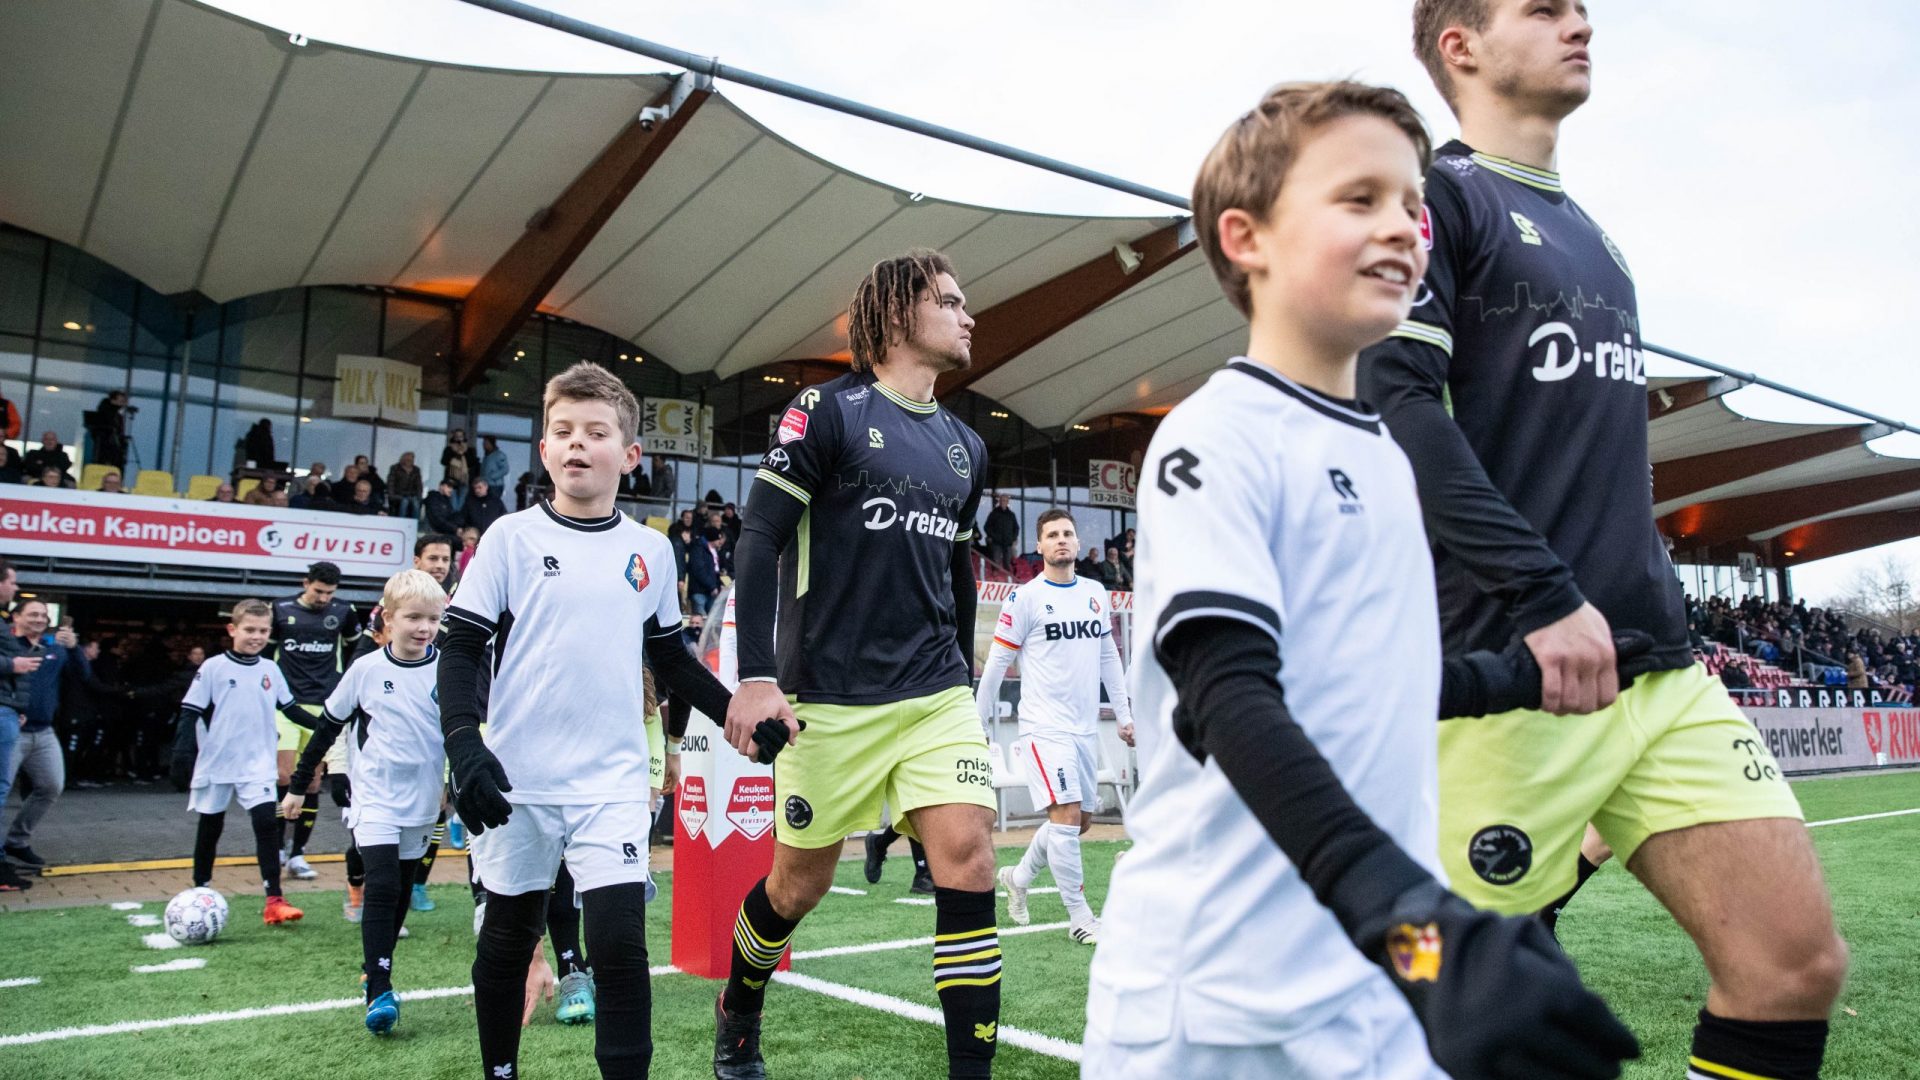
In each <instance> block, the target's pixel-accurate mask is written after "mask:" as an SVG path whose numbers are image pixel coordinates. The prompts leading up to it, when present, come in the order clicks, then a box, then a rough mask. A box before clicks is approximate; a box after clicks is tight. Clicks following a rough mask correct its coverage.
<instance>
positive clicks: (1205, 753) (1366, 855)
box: [1159, 618, 1432, 935]
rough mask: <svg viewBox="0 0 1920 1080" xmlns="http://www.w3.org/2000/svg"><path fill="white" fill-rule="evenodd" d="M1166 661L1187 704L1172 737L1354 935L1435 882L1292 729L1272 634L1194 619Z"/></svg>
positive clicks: (1172, 637) (1165, 647)
mask: <svg viewBox="0 0 1920 1080" xmlns="http://www.w3.org/2000/svg"><path fill="white" fill-rule="evenodd" d="M1159 657H1160V660H1161V663H1162V664H1163V665H1164V666H1165V667H1166V670H1167V674H1168V676H1169V677H1170V678H1171V679H1172V681H1173V685H1174V689H1175V690H1176V691H1178V693H1179V695H1180V702H1179V706H1178V707H1177V708H1176V709H1175V710H1174V715H1173V728H1174V734H1175V735H1176V736H1177V737H1178V738H1179V739H1180V742H1181V744H1182V745H1183V746H1185V747H1186V748H1187V750H1188V752H1189V753H1191V754H1193V755H1194V757H1195V758H1197V759H1199V760H1201V761H1205V760H1206V759H1207V758H1209V757H1211V758H1212V759H1213V760H1214V761H1215V762H1217V763H1218V764H1219V766H1220V771H1221V772H1223V773H1224V774H1226V777H1227V781H1228V782H1229V783H1231V784H1232V785H1233V789H1234V791H1235V792H1236V793H1238V794H1239V796H1240V798H1241V799H1242V800H1244V801H1245V802H1246V804H1247V808H1248V809H1249V810H1251V811H1252V812H1253V816H1254V818H1255V819H1256V820H1258V821H1259V822H1260V825H1261V827H1262V828H1264V829H1266V831H1267V835H1268V836H1271V837H1272V838H1273V842H1274V843H1275V844H1277V845H1279V847H1280V850H1281V851H1282V852H1283V853H1285V854H1286V856H1287V858H1288V859H1290V860H1292V862H1293V864H1294V866H1296V867H1298V868H1299V870H1300V876H1301V877H1302V878H1303V879H1304V880H1305V881H1306V883H1307V886H1308V887H1309V888H1311V889H1312V890H1313V895H1314V896H1315V897H1316V898H1317V899H1319V901H1320V903H1321V904H1323V905H1324V906H1326V907H1327V908H1328V910H1330V911H1332V912H1333V914H1334V917H1335V918H1337V919H1339V920H1340V925H1341V926H1343V927H1345V928H1346V930H1347V932H1348V934H1349V935H1352V934H1354V933H1356V932H1357V930H1358V928H1359V927H1360V926H1362V925H1364V924H1365V923H1366V922H1367V921H1368V920H1369V919H1370V918H1371V917H1373V916H1374V915H1376V914H1377V913H1378V912H1381V911H1384V910H1386V909H1387V908H1389V907H1390V906H1391V905H1392V903H1393V901H1394V899H1395V898H1396V897H1398V896H1399V895H1400V894H1401V893H1403V892H1405V891H1406V890H1407V889H1409V888H1411V887H1413V886H1415V885H1418V884H1420V883H1422V882H1424V881H1430V880H1432V875H1431V874H1429V873H1428V872H1427V871H1426V870H1424V869H1422V868H1421V867H1420V866H1419V864H1417V863H1415V862H1414V861H1413V860H1412V859H1411V858H1410V857H1408V856H1407V854H1406V853H1405V852H1403V851H1401V850H1400V848H1399V846H1398V845H1396V844H1395V843H1394V842H1393V838H1392V837H1389V836H1388V835H1387V834H1386V833H1385V832H1383V831H1381V829H1380V827H1379V826H1378V825H1376V824H1374V822H1373V819H1372V818H1370V817H1368V816H1367V813H1366V811H1364V810H1362V809H1361V808H1360V806H1359V805H1358V804H1357V803H1355V802H1354V801H1353V796H1351V795H1349V794H1348V793H1347V789H1346V788H1345V787H1344V786H1342V785H1341V783H1340V778H1339V777H1338V776H1336V775H1334V772H1333V767H1332V766H1331V765H1329V764H1327V759H1326V758H1324V757H1322V756H1321V754H1320V751H1319V749H1318V748H1317V747H1315V746H1314V745H1313V740H1312V739H1310V738H1308V737H1307V733H1306V732H1305V731H1303V730H1301V728H1300V725H1299V724H1297V723H1295V722H1294V719H1293V717H1292V715H1291V714H1290V713H1289V712H1288V711H1287V702H1286V694H1285V692H1284V691H1283V690H1282V689H1281V686H1280V680H1279V678H1278V674H1279V671H1280V651H1279V647H1278V645H1277V644H1276V643H1275V642H1274V639H1273V637H1272V636H1271V635H1270V634H1268V633H1267V632H1266V631H1265V630H1263V629H1260V628H1258V627H1255V626H1253V625H1251V624H1249V623H1245V622H1241V621H1239V620H1237V619H1225V618H1196V619H1193V620H1190V621H1188V622H1183V623H1180V624H1178V625H1176V626H1175V627H1174V628H1173V629H1172V630H1171V631H1169V632H1168V634H1167V636H1166V639H1165V640H1164V641H1162V642H1161V643H1160V645H1159ZM1362 867H1364V870H1359V868H1362ZM1356 871H1359V872H1356Z"/></svg>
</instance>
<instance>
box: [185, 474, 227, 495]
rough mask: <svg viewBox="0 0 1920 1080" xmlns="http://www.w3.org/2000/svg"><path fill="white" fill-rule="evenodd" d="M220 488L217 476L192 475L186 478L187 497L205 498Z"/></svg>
mask: <svg viewBox="0 0 1920 1080" xmlns="http://www.w3.org/2000/svg"><path fill="white" fill-rule="evenodd" d="M219 490H220V478H219V477H217V476H194V477H189V478H188V479H187V498H189V499H199V500H202V501H204V500H207V499H211V498H213V497H214V495H215V494H216V493H218V492H219Z"/></svg>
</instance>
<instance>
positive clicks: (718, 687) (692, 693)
mask: <svg viewBox="0 0 1920 1080" xmlns="http://www.w3.org/2000/svg"><path fill="white" fill-rule="evenodd" d="M739 611H740V609H739V605H737V604H736V605H735V606H734V621H735V622H736V624H737V623H738V621H739V618H740V615H739ZM769 621H771V620H769ZM647 659H649V660H651V661H653V674H654V677H655V678H657V679H659V680H660V685H661V686H663V687H665V688H666V691H667V693H669V694H671V695H673V697H672V700H675V701H685V702H686V703H687V704H688V705H690V706H692V707H693V708H696V709H699V710H700V711H701V713H703V714H705V715H706V716H707V717H708V718H709V719H711V720H713V721H714V722H716V723H724V722H725V721H726V718H727V706H728V704H730V703H731V702H732V701H733V695H732V694H730V693H728V692H727V688H726V687H725V686H724V685H722V684H721V682H720V680H719V679H716V678H714V677H713V672H711V671H708V670H707V666H706V665H705V664H702V663H701V662H700V661H699V660H698V659H697V658H695V656H694V655H693V652H692V650H690V649H688V648H687V646H686V643H685V642H684V641H683V640H682V639H681V637H680V628H679V627H677V626H672V627H664V626H661V625H660V623H659V620H657V619H648V620H647ZM441 663H443V664H444V663H446V661H445V660H442V661H441ZM673 714H674V710H673V709H671V708H669V709H668V710H667V715H666V717H665V719H666V723H667V737H668V738H673V739H677V738H679V737H680V736H682V735H685V734H686V733H687V714H686V713H685V712H684V711H683V712H681V713H680V717H679V726H678V727H675V726H674V715H673Z"/></svg>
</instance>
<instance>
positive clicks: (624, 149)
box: [452, 75, 712, 390]
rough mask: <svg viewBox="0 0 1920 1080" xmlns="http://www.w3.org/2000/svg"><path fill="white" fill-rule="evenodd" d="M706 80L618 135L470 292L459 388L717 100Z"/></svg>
mask: <svg viewBox="0 0 1920 1080" xmlns="http://www.w3.org/2000/svg"><path fill="white" fill-rule="evenodd" d="M711 94H712V91H711V90H710V89H708V88H707V86H706V80H705V79H704V78H702V77H700V76H697V75H682V76H680V77H679V78H678V79H677V80H675V82H674V85H673V86H672V88H670V89H669V90H668V91H667V92H666V93H665V94H662V95H661V96H660V97H658V98H655V99H654V101H653V102H652V103H651V104H650V105H648V106H647V107H646V108H645V109H642V110H641V111H640V115H639V116H637V117H635V118H634V119H633V120H632V121H630V122H629V123H628V124H627V126H626V127H625V128H624V129H623V130H622V131H621V132H620V134H618V135H616V136H615V137H614V139H613V141H612V142H610V143H608V144H607V146H606V149H604V150H602V151H600V156H599V157H596V158H594V159H593V162H592V163H591V164H589V165H588V166H587V167H586V168H585V169H583V170H581V172H580V175H579V176H577V177H575V178H574V180H573V183H572V184H569V185H568V186H567V190H566V191H564V192H562V193H561V195H560V197H559V198H557V199H555V200H554V201H553V203H552V204H551V205H550V206H547V207H546V208H545V209H543V210H541V211H540V212H539V213H537V214H535V215H534V216H533V219H532V220H530V221H528V222H527V229H526V231H525V232H523V233H521V234H520V238H519V239H517V240H515V241H514V242H513V246H512V247H510V248H508V249H507V251H506V253H505V254H503V255H501V256H500V258H499V261H497V262H495V263H494V264H493V266H492V268H491V269H489V270H488V271H487V272H486V274H485V276H483V277H481V279H480V282H479V284H477V285H475V286H474V287H473V291H472V292H470V293H468V294H467V298H466V303H465V305H464V306H463V307H462V309H461V311H460V331H459V341H458V343H457V345H456V348H455V350H454V358H453V380H452V381H453V385H454V386H455V387H456V388H457V389H460V390H466V389H469V388H470V387H472V385H473V384H474V383H475V382H477V381H479V378H480V376H481V374H482V373H483V372H484V371H485V370H486V367H487V365H488V364H490V363H491V362H492V361H493V360H494V358H495V357H496V356H498V355H499V354H500V353H501V352H502V351H504V350H505V349H506V347H507V345H508V344H509V343H510V342H512V341H513V335H514V334H516V333H518V332H519V330H520V327H521V326H523V325H525V324H526V321H527V319H528V317H529V316H531V315H532V314H533V312H534V309H535V308H536V307H538V306H539V304H540V301H541V300H542V299H544V298H545V297H546V295H547V293H549V292H550V291H552V289H553V287H554V285H556V284H558V283H559V281H560V277H561V275H563V274H565V273H566V272H567V268H568V267H570V266H572V265H573V261H574V260H575V259H577V258H579V257H580V253H581V252H582V251H585V250H586V247H587V244H588V243H589V242H590V241H592V239H593V238H594V236H595V235H596V234H598V233H599V231H600V229H601V227H602V226H604V225H605V224H606V223H607V219H608V218H611V217H612V216H613V212H614V211H615V210H617V209H619V208H620V204H621V203H623V202H625V201H626V199H627V196H628V195H629V194H630V193H631V192H632V191H633V189H634V187H635V186H637V185H638V184H639V183H640V181H641V179H642V178H644V177H645V176H646V175H647V170H649V169H651V168H653V165H654V163H655V162H657V161H659V160H660V155H661V154H663V153H665V152H666V149H667V147H668V146H670V145H672V143H673V140H674V137H675V136H677V135H679V134H680V132H681V131H682V130H684V129H685V128H686V126H687V121H688V120H690V119H691V118H692V117H693V114H694V113H695V112H697V111H698V110H699V108H700V104H701V102H704V101H706V100H707V98H708V97H709V96H711Z"/></svg>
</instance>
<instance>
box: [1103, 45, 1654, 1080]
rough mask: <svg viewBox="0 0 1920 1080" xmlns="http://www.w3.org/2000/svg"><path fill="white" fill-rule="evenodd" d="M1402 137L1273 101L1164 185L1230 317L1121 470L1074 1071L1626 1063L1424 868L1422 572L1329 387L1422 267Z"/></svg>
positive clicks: (1414, 162)
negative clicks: (1115, 606) (1206, 360)
mask: <svg viewBox="0 0 1920 1080" xmlns="http://www.w3.org/2000/svg"><path fill="white" fill-rule="evenodd" d="M1428 147H1429V143H1428V139H1427V134H1426V130H1425V128H1424V127H1423V126H1422V124H1421V122H1420V118H1419V116H1418V115H1416V114H1415V113H1414V111H1413V108H1412V106H1410V105H1409V104H1408V103H1407V100H1406V99H1405V98H1404V97H1402V96H1401V95H1400V94H1399V93H1398V92H1397V91H1393V90H1388V89H1382V88H1376V87H1371V86H1364V85H1360V84H1357V83H1350V82H1335V83H1315V84H1296V85H1291V86H1280V87H1276V88H1275V89H1273V90H1271V91H1269V92H1268V94H1267V95H1266V97H1265V98H1264V99H1263V100H1262V101H1261V102H1260V104H1259V105H1258V106H1257V107H1256V108H1255V109H1254V110H1253V111H1251V112H1249V113H1247V114H1246V115H1245V116H1242V117H1241V118H1239V119H1238V120H1236V121H1235V122H1234V123H1233V124H1232V126H1230V127H1229V128H1228V129H1227V131H1226V133H1225V134H1224V135H1222V136H1221V138H1220V141H1219V142H1218V143H1217V144H1216V145H1215V146H1214V148H1213V150H1212V151H1211V152H1210V153H1209V154H1208V155H1207V159H1206V161H1205V162H1204V163H1203V164H1202V165H1201V167H1200V173H1199V176H1198V178H1197V179H1196V181H1195V183H1194V197H1193V205H1194V223H1195V226H1196V228H1197V229H1198V230H1199V237H1200V245H1201V248H1202V250H1203V252H1204V253H1205V254H1206V256H1207V260H1208V263H1209V264H1210V265H1211V267H1212V268H1213V272H1214V275H1215V277H1216V278H1218V279H1219V281H1220V283H1221V286H1222V288H1223V290H1224V291H1225V292H1226V294H1227V296H1228V298H1229V299H1230V300H1231V301H1233V303H1234V305H1235V306H1236V307H1237V308H1239V309H1240V311H1241V312H1242V313H1243V314H1246V315H1247V316H1248V319H1249V322H1250V324H1251V325H1250V334H1249V339H1248V344H1247V355H1246V356H1244V357H1241V358H1239V359H1236V360H1233V361H1231V362H1230V363H1228V364H1227V365H1226V367H1225V368H1224V369H1223V370H1221V371H1219V372H1216V373H1215V374H1214V375H1213V376H1212V377H1211V378H1210V379H1209V380H1208V381H1207V383H1206V384H1205V385H1204V386H1202V387H1201V388H1200V389H1199V390H1198V391H1196V392H1195V393H1194V394H1193V396H1192V397H1190V398H1189V399H1187V400H1186V401H1185V402H1183V403H1182V404H1180V405H1179V406H1178V407H1176V408H1175V409H1174V410H1173V412H1172V413H1170V414H1169V415H1168V416H1167V417H1166V419H1165V420H1164V421H1163V422H1162V423H1161V425H1160V428H1159V430H1158V431H1157V432H1156V433H1155V434H1154V437H1153V441H1152V443H1151V444H1150V445H1149V447H1148V450H1147V455H1146V460H1145V464H1144V468H1143V471H1142V474H1141V475H1142V478H1143V480H1144V481H1145V482H1144V483H1142V485H1141V499H1140V525H1139V528H1140V533H1139V550H1138V552H1137V555H1136V558H1137V559H1138V562H1137V563H1136V567H1137V570H1138V575H1139V576H1138V581H1139V583H1140V589H1139V591H1138V592H1137V593H1136V594H1135V604H1136V605H1137V606H1136V617H1137V618H1138V619H1139V620H1140V622H1139V625H1140V626H1141V627H1142V628H1143V633H1142V634H1141V635H1140V638H1139V649H1138V651H1137V652H1136V654H1135V656H1134V666H1133V686H1134V694H1133V701H1134V704H1135V705H1136V706H1137V707H1138V709H1139V717H1140V723H1139V726H1138V733H1137V736H1136V737H1137V739H1138V741H1139V753H1140V763H1141V767H1140V787H1139V789H1138V791H1137V793H1136V794H1135V796H1134V798H1133V800H1132V801H1131V803H1130V804H1129V805H1128V811H1127V828H1128V831H1129V832H1130V833H1131V834H1132V835H1133V837H1134V846H1133V849H1132V851H1131V852H1130V854H1129V855H1128V857H1127V859H1126V861H1125V862H1124V863H1122V864H1121V865H1120V866H1119V868H1118V869H1117V870H1116V871H1115V873H1114V878H1113V885H1112V889H1111V891H1110V893H1109V896H1108V900H1107V906H1106V913H1105V914H1106V918H1105V922H1104V927H1103V930H1102V934H1101V942H1100V947H1099V949H1098V951H1097V952H1096V953H1095V955H1094V961H1093V968H1092V973H1091V985H1090V989H1089V994H1088V1002H1087V1035H1086V1042H1085V1054H1084V1057H1083V1064H1082V1075H1083V1076H1087V1077H1101V1078H1103V1080H1105V1078H1136V1077H1137V1078H1146V1077H1164V1076H1207V1077H1226V1078H1233V1080H1244V1078H1252V1077H1286V1078H1289V1080H1299V1078H1316V1080H1318V1078H1333V1077H1342V1078H1344V1077H1355V1076H1365V1077H1370V1078H1373V1080H1439V1077H1441V1076H1442V1075H1443V1070H1444V1074H1447V1075H1452V1076H1455V1077H1462V1078H1465V1077H1472V1078H1474V1080H1522V1078H1525V1080H1542V1078H1555V1077H1611V1076H1615V1075H1617V1073H1618V1068H1619V1061H1620V1059H1621V1058H1623V1057H1626V1056H1629V1055H1630V1054H1632V1053H1633V1052H1634V1051H1635V1045H1634V1041H1633V1037H1632V1036H1631V1035H1630V1034H1629V1033H1628V1032H1627V1031H1626V1029H1625V1028H1623V1027H1621V1026H1620V1024H1619V1022H1618V1021H1617V1020H1615V1019H1614V1018H1613V1017H1612V1015H1611V1014H1610V1013H1609V1012H1608V1011H1607V1008H1606V1006H1605V1005H1604V1004H1603V1003H1601V1001H1600V999H1599V998H1597V997H1594V996H1593V995H1592V994H1590V993H1588V992H1587V991H1586V990H1585V989H1584V988H1583V987H1582V986H1581V985H1580V981H1579V977H1578V975H1577V974H1576V973H1575V972H1574V969H1573V965H1572V963H1571V962H1570V961H1568V960H1567V959H1566V958H1565V957H1564V956H1563V955H1561V953H1560V951H1559V949H1558V947H1557V946H1556V945H1555V944H1554V942H1553V939H1552V937H1551V936H1550V935H1549V934H1548V933H1547V932H1546V928H1545V927H1543V926H1542V925H1541V924H1540V923H1539V922H1537V921H1535V920H1533V919H1530V918H1508V917H1503V916H1499V915H1493V914H1488V913H1484V912H1480V911H1476V910H1475V909H1473V908H1472V907H1471V906H1469V905H1468V904H1467V903H1465V902H1464V901H1462V900H1461V899H1460V898H1459V897H1457V896H1455V895H1453V894H1452V893H1449V892H1448V891H1447V889H1446V886H1445V884H1444V878H1443V877H1442V876H1441V870H1440V860H1439V854H1438V851H1437V850H1436V844H1435V829H1436V825H1435V818H1436V816H1437V807H1436V805H1435V804H1436V800H1437V787H1438V778H1437V776H1436V767H1435V753H1436V752H1435V745H1434V744H1435V735H1434V717H1435V713H1436V704H1437V703H1438V702H1440V700H1441V696H1442V690H1443V687H1444V686H1445V683H1444V682H1443V679H1442V672H1441V657H1440V650H1439V643H1440V635H1439V619H1438V615H1437V614H1436V610H1435V601H1434V594H1433V570H1432V562H1431V560H1430V558H1429V556H1428V554H1427V549H1426V543H1425V536H1424V535H1423V533H1422V531H1421V527H1420V505H1419V501H1418V500H1417V499H1416V497H1415V493H1414V486H1413V475H1412V472H1411V470H1410V469H1409V468H1408V465H1407V460H1406V457H1405V456H1404V455H1403V454H1402V453H1401V452H1400V450H1399V448H1398V447H1397V446H1395V445H1394V442H1393V440H1392V438H1390V437H1389V436H1388V434H1387V432H1386V429H1385V427H1383V426H1382V424H1381V423H1380V420H1379V417H1377V416H1376V415H1374V414H1373V413H1372V412H1371V411H1369V410H1368V408H1367V407H1366V406H1365V405H1364V404H1362V403H1361V402H1359V401H1357V400H1356V399H1355V397H1354V364H1355V358H1356V353H1357V352H1358V350H1359V349H1360V348H1362V347H1363V346H1366V345H1368V344H1371V343H1372V342H1374V341H1378V340H1379V339H1381V338H1382V337H1384V336H1386V334H1387V333H1388V332H1389V331H1391V330H1392V329H1393V328H1394V326H1395V325H1396V324H1398V323H1399V321H1400V320H1401V319H1402V318H1404V317H1405V316H1406V313H1407V310H1408V307H1409V306H1410V304H1411V302H1412V299H1413V289H1414V287H1415V286H1416V285H1418V284H1419V281H1420V276H1421V273H1422V272H1423V271H1424V269H1425V263H1426V258H1425V252H1424V251H1423V250H1422V248H1421V245H1420V234H1419V221H1420V198H1421V196H1420V187H1421V181H1420V176H1421V171H1422V169H1423V168H1424V167H1425V165H1426V163H1427V155H1428ZM1196 534H1198V535H1202V536H1205V537H1206V538H1207V541H1208V544H1209V549H1208V551H1207V553H1206V556H1205V557H1204V558H1196V557H1195V555H1194V552H1193V541H1192V537H1193V536H1194V535H1196ZM1382 658H1391V665H1392V669H1391V675H1390V677H1385V678H1383V677H1382V676H1381V673H1380V672H1381V663H1382ZM1535 700H1537V697H1536V698H1535ZM1423 1030H1424V1032H1425V1036H1426V1037H1425V1039H1424V1040H1423V1039H1422V1037H1421V1036H1422V1031H1423Z"/></svg>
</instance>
